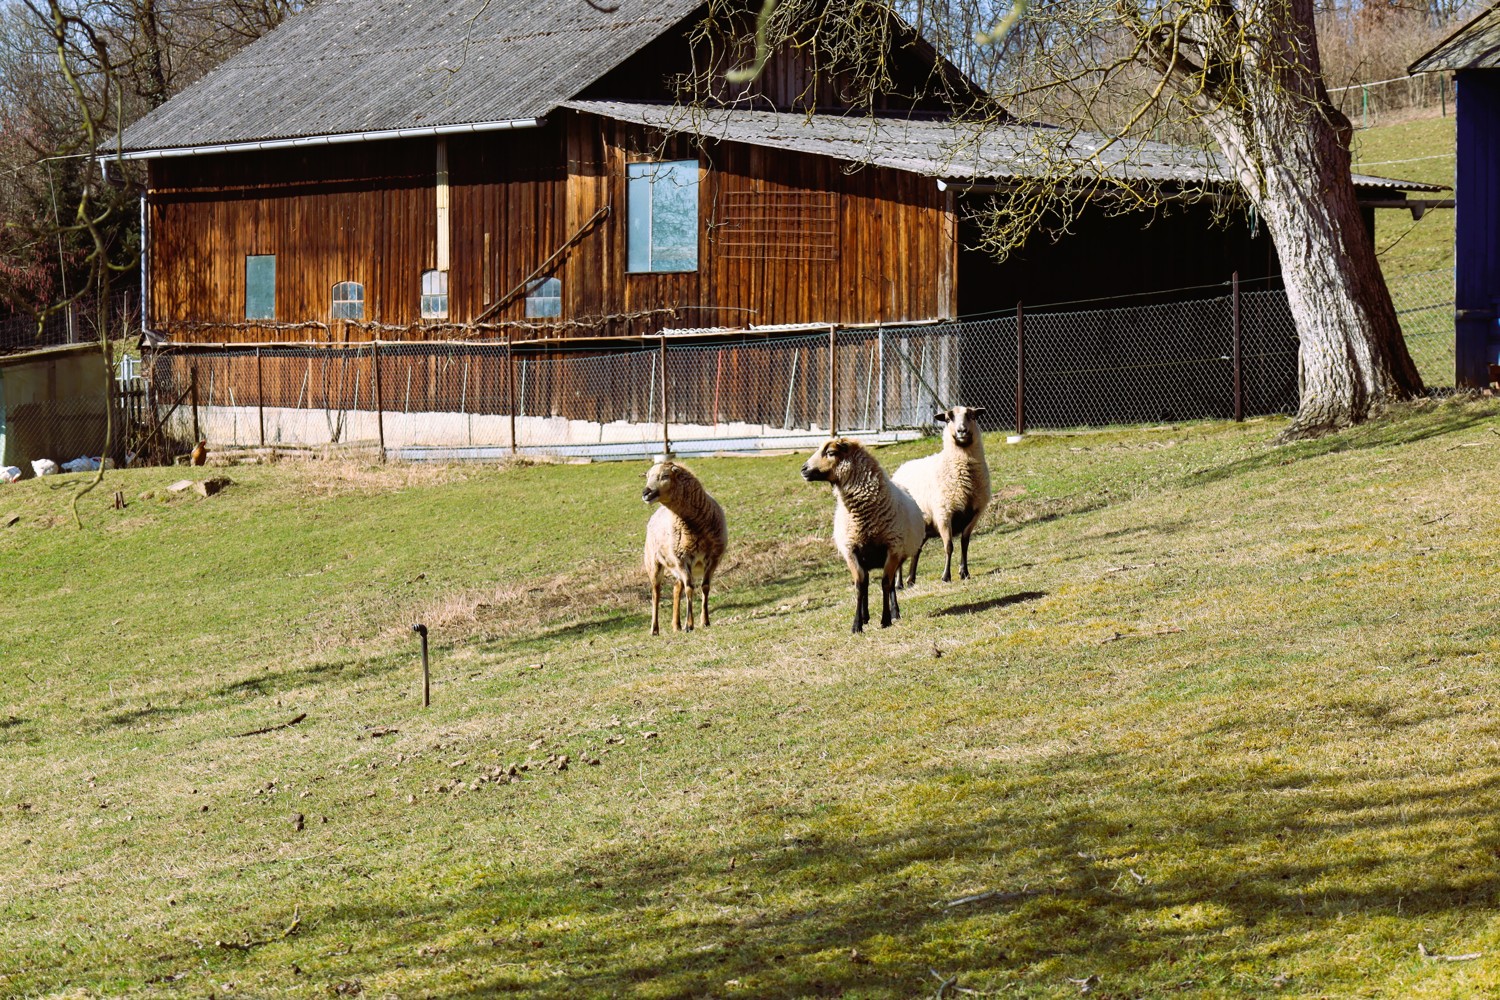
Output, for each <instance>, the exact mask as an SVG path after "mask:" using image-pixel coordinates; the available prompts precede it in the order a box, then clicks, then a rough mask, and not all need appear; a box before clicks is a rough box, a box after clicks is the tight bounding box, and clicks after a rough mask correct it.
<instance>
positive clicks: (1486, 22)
mask: <svg viewBox="0 0 1500 1000" xmlns="http://www.w3.org/2000/svg"><path fill="white" fill-rule="evenodd" d="M1457 69H1500V5H1496V6H1494V7H1491V8H1490V9H1489V10H1487V11H1485V12H1484V13H1483V14H1480V15H1479V16H1478V17H1476V18H1474V20H1472V21H1470V22H1469V23H1468V24H1466V25H1464V26H1463V27H1462V28H1459V29H1458V30H1457V31H1455V32H1454V33H1453V34H1451V35H1449V36H1448V37H1447V38H1445V39H1443V40H1442V41H1441V42H1439V43H1438V44H1437V46H1436V47H1435V48H1433V50H1432V51H1430V52H1428V53H1427V54H1426V55H1424V56H1422V57H1420V58H1419V59H1417V61H1416V62H1414V63H1412V64H1411V71H1412V72H1413V73H1436V72H1441V71H1443V70H1457Z"/></svg>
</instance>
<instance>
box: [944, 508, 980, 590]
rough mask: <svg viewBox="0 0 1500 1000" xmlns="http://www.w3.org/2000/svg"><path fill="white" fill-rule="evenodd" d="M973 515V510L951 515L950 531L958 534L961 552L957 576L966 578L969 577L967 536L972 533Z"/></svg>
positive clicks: (962, 578) (961, 578)
mask: <svg viewBox="0 0 1500 1000" xmlns="http://www.w3.org/2000/svg"><path fill="white" fill-rule="evenodd" d="M974 524H975V517H974V513H973V511H968V510H964V511H958V512H956V513H954V515H953V523H952V525H951V526H950V528H951V530H952V531H956V532H958V534H959V542H960V548H961V550H962V554H961V555H960V556H959V562H958V578H959V579H960V580H967V579H968V578H969V536H970V535H972V534H973V533H974Z"/></svg>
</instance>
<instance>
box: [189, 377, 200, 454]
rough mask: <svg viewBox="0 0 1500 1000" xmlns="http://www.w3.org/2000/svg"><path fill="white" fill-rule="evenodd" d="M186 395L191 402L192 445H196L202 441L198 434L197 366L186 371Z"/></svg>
mask: <svg viewBox="0 0 1500 1000" xmlns="http://www.w3.org/2000/svg"><path fill="white" fill-rule="evenodd" d="M188 393H189V395H191V396H192V400H193V443H194V444H197V443H198V442H199V441H202V440H203V437H202V435H200V434H199V433H198V366H197V365H196V364H194V365H193V366H192V367H191V368H189V369H188Z"/></svg>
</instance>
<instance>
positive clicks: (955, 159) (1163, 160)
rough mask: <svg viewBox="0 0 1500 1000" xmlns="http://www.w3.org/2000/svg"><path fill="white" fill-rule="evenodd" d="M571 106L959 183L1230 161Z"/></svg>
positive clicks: (1158, 171)
mask: <svg viewBox="0 0 1500 1000" xmlns="http://www.w3.org/2000/svg"><path fill="white" fill-rule="evenodd" d="M563 106H564V107H568V108H572V109H574V110H575V111H584V112H588V113H590V114H595V115H600V116H602V117H605V118H612V119H615V120H617V121H624V122H631V123H633V124H637V125H646V126H649V127H652V128H656V129H661V130H662V131H666V132H684V133H689V134H694V135H701V136H703V137H705V138H711V139H717V140H721V141H727V142H742V143H748V144H750V145H752V146H770V147H773V148H776V149H789V150H795V151H797V152H802V153H813V154H817V155H820V156H830V157H833V158H835V159H839V160H845V161H847V162H850V163H866V164H871V165H874V166H881V167H889V168H891V169H893V170H901V171H905V172H907V173H914V174H922V175H924V176H927V177H932V178H936V179H939V180H950V181H957V182H961V183H962V182H975V181H1002V180H1007V179H1012V178H1019V177H1027V176H1036V175H1037V174H1039V173H1041V172H1042V171H1044V170H1045V169H1046V166H1047V163H1048V161H1049V160H1052V159H1062V158H1067V159H1069V160H1074V161H1076V160H1079V159H1085V160H1089V159H1093V160H1095V161H1096V163H1097V170H1098V172H1099V174H1100V175H1102V176H1104V177H1108V178H1110V179H1112V180H1119V181H1149V182H1157V183H1163V182H1165V183H1173V182H1175V183H1179V184H1182V185H1185V186H1194V185H1213V184H1222V183H1226V182H1228V181H1229V180H1230V178H1231V177H1232V173H1231V171H1230V168H1229V164H1228V161H1226V160H1225V159H1224V157H1222V156H1220V155H1219V154H1217V153H1211V152H1208V151H1206V150H1203V149H1194V148H1190V147H1185V146H1173V145H1169V144H1167V143H1163V142H1152V141H1150V140H1146V139H1130V140H1128V141H1125V142H1113V143H1112V142H1110V141H1109V140H1108V139H1106V138H1105V137H1104V136H1098V135H1090V134H1088V133H1083V134H1078V135H1073V136H1072V137H1071V139H1069V138H1068V136H1067V134H1066V133H1064V132H1063V131H1062V130H1059V129H1055V128H1051V127H1049V126H1045V125H1035V124H1032V125H1026V124H1010V123H1006V124H993V123H965V122H954V121H948V120H945V119H940V118H898V117H881V118H872V117H868V116H863V115H858V116H856V115H849V116H844V115H832V114H815V115H805V114H797V113H788V112H775V111H747V110H740V109H709V108H684V107H680V106H672V105H664V104H641V103H630V102H623V101H566V102H564V105H563ZM1354 183H1355V185H1356V187H1359V188H1362V189H1369V190H1386V191H1441V190H1444V188H1442V187H1439V186H1436V185H1431V184H1420V183H1416V182H1412V181H1399V180H1391V179H1388V178H1384V177H1373V176H1369V175H1364V174H1356V175H1355V176H1354Z"/></svg>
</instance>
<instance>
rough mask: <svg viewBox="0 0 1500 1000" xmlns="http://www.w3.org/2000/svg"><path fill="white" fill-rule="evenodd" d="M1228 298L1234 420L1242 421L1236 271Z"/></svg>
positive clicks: (1230, 283) (1237, 274)
mask: <svg viewBox="0 0 1500 1000" xmlns="http://www.w3.org/2000/svg"><path fill="white" fill-rule="evenodd" d="M1229 296H1230V301H1231V306H1230V315H1231V317H1232V318H1231V321H1230V330H1231V333H1232V336H1233V338H1234V419H1235V420H1236V421H1242V420H1244V419H1245V386H1244V381H1243V378H1242V375H1243V370H1244V369H1243V365H1242V361H1241V352H1240V272H1238V271H1235V272H1234V274H1232V275H1230V278H1229Z"/></svg>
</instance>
